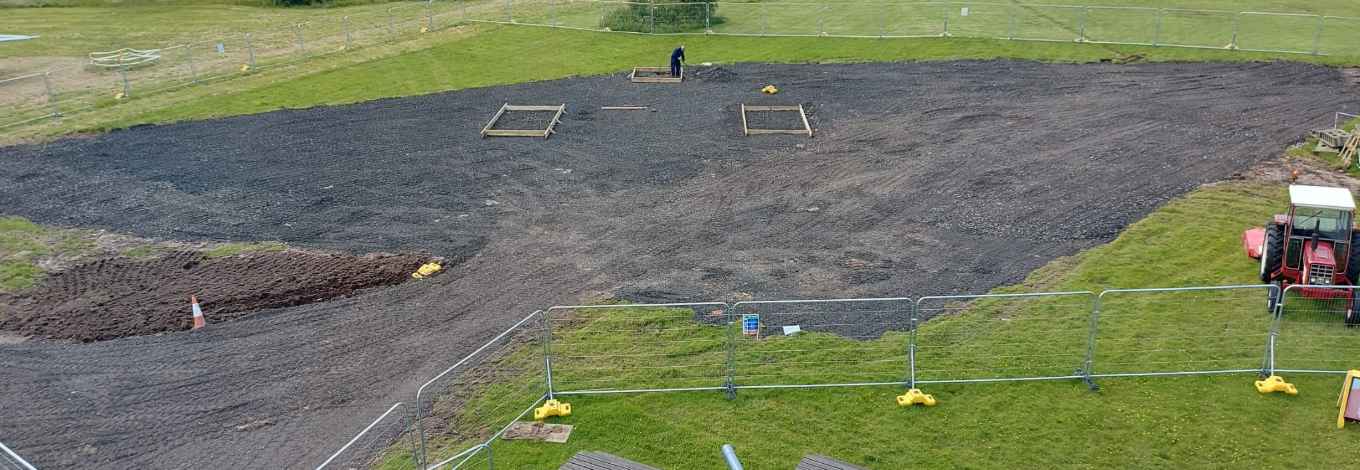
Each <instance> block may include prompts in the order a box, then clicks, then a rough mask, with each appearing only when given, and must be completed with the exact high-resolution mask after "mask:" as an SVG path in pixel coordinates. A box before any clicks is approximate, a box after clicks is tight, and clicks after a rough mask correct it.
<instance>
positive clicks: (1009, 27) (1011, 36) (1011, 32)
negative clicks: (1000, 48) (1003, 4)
mask: <svg viewBox="0 0 1360 470" xmlns="http://www.w3.org/2000/svg"><path fill="white" fill-rule="evenodd" d="M1006 11H1007V12H1008V13H1010V15H1009V16H1010V21H1008V22H1007V23H1006V39H1007V40H1011V41H1014V40H1015V7H1014V6H1012V7H1010V8H1007V9H1006Z"/></svg>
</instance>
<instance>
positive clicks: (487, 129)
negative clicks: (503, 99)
mask: <svg viewBox="0 0 1360 470" xmlns="http://www.w3.org/2000/svg"><path fill="white" fill-rule="evenodd" d="M508 106H510V103H505V104H503V105H501V109H500V110H499V111H496V115H495V116H491V121H489V122H487V123H486V127H483V128H482V137H483V138H485V137H486V136H487V132H490V131H491V126H494V125H496V121H499V120H500V119H501V115H503V114H505V108H506V107H508Z"/></svg>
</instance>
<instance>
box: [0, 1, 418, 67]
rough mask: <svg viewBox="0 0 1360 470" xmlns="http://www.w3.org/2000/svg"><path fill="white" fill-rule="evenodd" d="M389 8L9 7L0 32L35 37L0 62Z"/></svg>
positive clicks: (212, 36) (8, 46)
mask: <svg viewBox="0 0 1360 470" xmlns="http://www.w3.org/2000/svg"><path fill="white" fill-rule="evenodd" d="M406 3H411V2H406ZM389 6H391V5H383V4H372V5H359V6H351V7H343V8H275V7H255V6H243V5H229V4H219V3H209V2H192V3H185V4H175V5H161V4H157V3H153V2H139V3H136V4H132V5H119V6H79V7H69V8H8V9H2V10H0V13H3V14H0V31H5V32H6V33H10V34H29V35H36V36H40V37H39V38H38V39H33V40H29V41H19V42H14V43H5V44H4V46H3V47H0V59H4V58H19V57H40V58H43V57H71V58H75V59H84V58H85V57H86V54H89V53H90V52H95V51H109V50H114V49H118V48H121V47H131V48H136V49H151V48H158V47H165V46H168V45H171V44H174V43H180V42H186V41H205V40H220V39H227V40H229V41H234V40H237V39H238V38H239V37H240V35H241V34H242V33H245V32H255V33H256V34H257V35H259V34H261V33H263V32H265V31H282V32H285V33H287V32H289V31H288V30H287V29H286V28H287V27H288V26H290V25H292V24H295V23H298V22H301V21H315V20H323V19H330V20H338V19H339V18H340V17H341V16H345V15H352V16H355V17H356V18H358V17H378V16H381V15H385V11H386V9H387V8H388V7H389ZM257 41H258V39H257ZM63 65H66V64H65V63H63ZM75 65H77V66H78V65H79V62H76V63H75ZM3 68H5V69H7V68H9V67H3Z"/></svg>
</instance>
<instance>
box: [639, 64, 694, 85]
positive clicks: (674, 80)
mask: <svg viewBox="0 0 1360 470" xmlns="http://www.w3.org/2000/svg"><path fill="white" fill-rule="evenodd" d="M638 72H666V75H668V76H666V77H639V76H638V74H637V73H638ZM670 73H671V68H670V67H633V72H632V73H630V74H628V81H630V82H633V83H680V82H683V81H685V68H684V67H680V76H679V77H671V76H669V75H670Z"/></svg>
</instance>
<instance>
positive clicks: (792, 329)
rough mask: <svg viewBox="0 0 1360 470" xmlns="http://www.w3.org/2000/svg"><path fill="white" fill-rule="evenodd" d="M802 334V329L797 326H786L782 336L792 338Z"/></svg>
mask: <svg viewBox="0 0 1360 470" xmlns="http://www.w3.org/2000/svg"><path fill="white" fill-rule="evenodd" d="M802 332H803V329H802V328H800V327H799V326H798V325H788V326H785V327H784V336H793V335H796V334H798V333H802Z"/></svg>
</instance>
